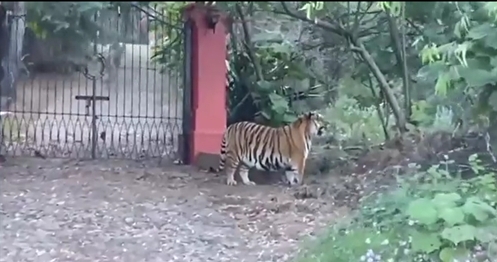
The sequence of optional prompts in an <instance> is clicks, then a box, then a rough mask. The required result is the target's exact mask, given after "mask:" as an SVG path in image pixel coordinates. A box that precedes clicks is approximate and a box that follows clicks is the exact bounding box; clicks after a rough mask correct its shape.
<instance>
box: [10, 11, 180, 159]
mask: <svg viewBox="0 0 497 262" xmlns="http://www.w3.org/2000/svg"><path fill="white" fill-rule="evenodd" d="M181 21H182V20H181V18H180V17H179V16H173V15H164V14H161V13H160V12H158V11H157V10H156V9H153V8H146V9H143V8H140V7H136V8H132V9H131V10H128V12H126V13H124V12H122V13H121V10H105V11H99V12H96V13H95V15H94V17H93V23H94V25H95V27H94V28H96V30H94V31H93V32H91V31H90V32H88V31H84V30H87V29H88V28H90V27H89V26H86V28H76V29H79V30H80V32H79V34H81V32H83V33H84V34H86V35H87V36H91V37H88V38H86V39H85V38H78V37H76V36H75V35H71V34H70V32H66V33H60V32H59V33H58V34H55V33H54V34H53V35H51V36H50V35H49V36H47V37H46V38H44V39H41V38H39V37H38V36H37V35H36V34H35V33H34V32H33V31H32V30H30V29H29V27H28V28H26V34H25V38H24V42H25V43H24V45H23V54H24V56H23V62H24V65H25V68H23V70H22V72H23V73H22V74H21V77H20V78H19V79H18V81H17V83H16V97H15V102H14V103H12V105H10V108H9V111H11V112H13V114H12V115H9V116H8V117H4V118H3V119H2V130H1V132H2V134H1V135H2V136H3V140H2V145H1V150H2V151H3V152H2V153H3V154H7V155H12V156H19V155H29V156H38V157H70V158H132V159H137V158H150V157H161V158H164V157H169V158H176V159H177V158H179V157H182V156H180V155H178V149H179V148H181V147H182V145H183V143H184V141H182V139H181V137H183V135H182V134H183V132H182V126H183V122H182V118H183V90H184V89H185V86H184V75H183V73H184V68H185V64H184V61H185V59H184V56H185V51H184V46H185V45H184V33H185V29H184V27H183V23H182V22H181ZM69 29H71V28H69ZM11 30H15V28H11ZM1 96H2V94H1V93H0V97H1Z"/></svg>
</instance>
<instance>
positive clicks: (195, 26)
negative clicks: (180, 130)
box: [185, 4, 227, 165]
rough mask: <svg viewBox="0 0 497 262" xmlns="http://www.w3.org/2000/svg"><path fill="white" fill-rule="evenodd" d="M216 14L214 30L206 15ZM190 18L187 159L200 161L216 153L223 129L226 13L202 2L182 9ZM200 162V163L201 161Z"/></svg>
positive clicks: (224, 126)
mask: <svg viewBox="0 0 497 262" xmlns="http://www.w3.org/2000/svg"><path fill="white" fill-rule="evenodd" d="M213 13H215V14H216V16H217V17H218V18H219V22H218V23H216V26H215V30H213V29H212V28H209V25H208V22H207V17H208V16H209V15H210V14H213ZM185 14H186V18H187V19H190V21H191V22H192V23H191V24H192V32H191V36H192V48H191V49H192V50H191V51H192V52H191V59H192V60H191V68H192V72H191V77H192V79H191V83H192V111H193V119H192V120H193V123H192V128H193V130H192V132H191V133H190V134H191V136H190V138H189V139H190V143H189V144H190V148H189V152H190V155H189V162H190V163H195V164H199V161H200V160H199V157H200V155H201V154H202V153H207V154H216V155H217V154H219V149H220V145H221V140H222V135H223V132H224V130H225V129H226V118H227V116H226V73H227V68H226V62H225V59H226V21H227V19H226V16H224V15H223V14H221V13H219V12H218V11H217V10H213V9H212V7H206V6H203V5H201V4H191V5H190V6H188V7H187V8H186V9H185ZM201 165H203V164H201Z"/></svg>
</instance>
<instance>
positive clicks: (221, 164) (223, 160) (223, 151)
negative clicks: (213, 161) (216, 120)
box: [211, 132, 228, 172]
mask: <svg viewBox="0 0 497 262" xmlns="http://www.w3.org/2000/svg"><path fill="white" fill-rule="evenodd" d="M226 137H227V132H226V133H225V134H224V135H223V140H222V141H221V153H220V155H219V166H218V167H217V169H216V168H211V172H220V171H223V170H224V165H225V164H226V147H227V144H228V143H227V138H226Z"/></svg>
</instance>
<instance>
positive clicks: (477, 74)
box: [459, 68, 497, 87]
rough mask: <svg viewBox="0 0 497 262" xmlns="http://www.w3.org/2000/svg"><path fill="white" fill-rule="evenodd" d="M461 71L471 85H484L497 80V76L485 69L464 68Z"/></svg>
mask: <svg viewBox="0 0 497 262" xmlns="http://www.w3.org/2000/svg"><path fill="white" fill-rule="evenodd" d="M459 73H460V74H461V77H463V78H464V79H465V80H466V83H468V85H469V86H470V87H482V86H484V85H487V84H494V83H495V82H496V81H497V76H495V75H494V74H492V73H491V72H489V71H487V70H483V69H475V68H464V69H461V70H460V71H459Z"/></svg>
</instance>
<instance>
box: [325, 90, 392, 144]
mask: <svg viewBox="0 0 497 262" xmlns="http://www.w3.org/2000/svg"><path fill="white" fill-rule="evenodd" d="M323 116H324V117H325V118H326V120H327V122H329V123H332V126H333V128H332V129H331V130H330V134H331V135H333V136H334V138H335V139H336V140H338V141H344V142H345V141H346V142H347V143H349V144H379V143H382V142H383V141H384V140H385V134H384V132H383V128H382V123H381V120H380V118H379V117H378V113H377V111H376V108H375V107H374V106H369V107H363V106H361V105H360V104H359V102H358V101H357V100H356V99H355V98H352V97H349V96H340V97H339V98H338V99H337V101H336V102H335V103H334V104H333V105H332V106H330V107H329V108H327V109H325V110H324V113H323ZM392 122H393V121H392Z"/></svg>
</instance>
